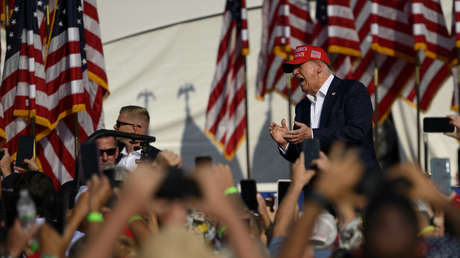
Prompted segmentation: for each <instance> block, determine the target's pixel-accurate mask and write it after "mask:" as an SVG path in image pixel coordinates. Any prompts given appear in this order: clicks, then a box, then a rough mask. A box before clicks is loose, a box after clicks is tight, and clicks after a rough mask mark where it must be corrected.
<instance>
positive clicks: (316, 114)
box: [307, 74, 334, 129]
mask: <svg viewBox="0 0 460 258" xmlns="http://www.w3.org/2000/svg"><path fill="white" fill-rule="evenodd" d="M333 79H334V75H332V74H331V75H329V77H328V78H327V80H326V81H325V82H324V83H323V85H321V88H319V91H318V92H317V93H316V96H313V95H309V94H307V98H308V100H310V103H311V104H310V128H311V129H316V128H319V123H320V118H321V111H322V110H323V103H324V99H325V98H326V95H327V91H328V90H329V86H331V83H332V80H333Z"/></svg>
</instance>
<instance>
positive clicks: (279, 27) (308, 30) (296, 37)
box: [256, 0, 314, 103]
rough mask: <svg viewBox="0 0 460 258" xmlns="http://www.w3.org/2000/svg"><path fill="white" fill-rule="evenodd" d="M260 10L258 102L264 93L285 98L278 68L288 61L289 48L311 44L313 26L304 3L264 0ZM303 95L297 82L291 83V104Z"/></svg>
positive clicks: (284, 87)
mask: <svg viewBox="0 0 460 258" xmlns="http://www.w3.org/2000/svg"><path fill="white" fill-rule="evenodd" d="M262 8H263V9H262V19H263V20H262V27H263V31H262V44H261V50H260V53H259V59H258V66H257V80H256V97H257V98H258V99H263V98H264V96H265V94H268V93H270V92H273V91H277V92H279V93H281V94H283V95H287V93H288V89H287V86H286V78H285V76H284V73H283V70H282V67H281V65H282V63H283V62H284V61H285V60H286V59H287V58H288V55H289V51H290V49H293V48H295V47H296V46H298V45H305V44H311V43H312V38H313V36H312V35H313V27H314V25H313V21H312V19H311V17H310V11H309V3H308V1H307V0H264V2H263V7H262ZM287 14H288V19H286V16H287ZM286 32H288V33H286ZM280 38H281V39H282V38H284V40H283V41H281V40H279V39H280ZM280 45H281V46H280ZM279 49H282V50H284V51H285V52H281V51H279ZM304 96H305V95H304V93H303V92H302V91H301V89H300V88H299V87H298V82H297V81H296V80H295V79H293V80H291V100H292V102H293V103H297V102H299V101H300V100H302V99H303V98H304Z"/></svg>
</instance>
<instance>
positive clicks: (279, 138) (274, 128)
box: [269, 119, 289, 149]
mask: <svg viewBox="0 0 460 258" xmlns="http://www.w3.org/2000/svg"><path fill="white" fill-rule="evenodd" d="M269 130H270V135H271V136H272V138H273V140H274V141H275V142H276V143H278V144H279V145H280V146H281V148H283V149H286V147H287V144H288V142H287V140H286V139H285V137H286V134H287V132H288V131H289V129H288V127H287V126H286V119H283V120H281V126H280V125H278V124H277V123H274V122H272V123H271V124H270V127H269Z"/></svg>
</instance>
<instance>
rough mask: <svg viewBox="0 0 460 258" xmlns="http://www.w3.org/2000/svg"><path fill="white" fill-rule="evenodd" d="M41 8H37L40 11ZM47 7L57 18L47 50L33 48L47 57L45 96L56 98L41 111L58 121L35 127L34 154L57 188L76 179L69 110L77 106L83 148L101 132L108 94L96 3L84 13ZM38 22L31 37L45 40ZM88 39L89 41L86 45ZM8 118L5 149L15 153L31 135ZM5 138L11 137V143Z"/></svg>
mask: <svg viewBox="0 0 460 258" xmlns="http://www.w3.org/2000/svg"><path fill="white" fill-rule="evenodd" d="M17 1H18V2H19V1H20V0H17ZM40 2H41V1H38V2H37V3H38V5H40ZM51 2H52V1H50V7H51V8H52V10H53V12H52V13H54V12H56V14H54V19H53V20H54V24H53V28H54V30H53V31H52V33H53V34H52V36H51V37H50V43H49V45H50V46H49V48H47V47H42V48H41V49H40V48H37V50H36V52H40V53H42V55H45V54H48V55H47V60H46V62H47V63H46V75H45V76H44V77H45V78H46V83H47V85H48V87H49V88H48V89H47V90H48V91H47V92H46V93H54V94H50V95H49V96H48V101H49V103H44V104H42V105H43V106H46V107H48V106H50V105H51V106H54V107H56V108H55V110H56V111H55V112H54V111H53V112H54V113H51V114H58V116H57V117H50V118H51V119H55V120H48V121H55V124H54V125H53V126H52V128H49V127H47V126H41V125H40V124H38V123H37V138H36V140H37V145H36V152H37V158H38V162H39V165H40V166H41V167H42V169H43V171H44V172H45V173H47V174H48V175H49V176H50V177H51V178H52V180H53V181H54V183H55V185H56V186H58V185H59V184H62V183H64V182H66V181H68V180H71V179H72V178H73V177H74V176H75V138H74V136H75V123H74V122H75V121H74V116H69V114H70V113H72V112H76V111H78V110H76V109H74V108H72V105H75V104H77V105H79V108H81V112H79V113H78V123H77V125H78V131H79V137H80V142H81V141H83V140H84V139H86V138H87V137H88V135H89V134H91V133H92V132H94V130H95V129H97V128H101V127H103V117H102V101H103V97H104V95H105V94H106V93H108V87H107V76H106V75H105V71H104V70H105V69H104V60H103V53H102V44H101V40H100V30H99V21H98V17H97V9H96V2H95V1H92V0H84V7H82V6H81V2H80V1H79V0H73V1H67V2H64V1H63V2H60V4H61V5H59V8H54V7H55V6H54V5H53V4H52V3H51ZM41 4H43V3H41ZM64 4H65V6H63V5H64ZM70 8H71V9H72V10H70ZM18 10H19V9H18ZM43 10H44V7H43ZM68 10H70V11H68ZM83 12H84V14H83ZM69 13H72V15H71V14H69ZM36 17H37V18H38V24H40V25H39V26H38V28H39V29H38V30H35V33H36V34H37V35H40V36H41V37H42V38H43V35H44V34H43V31H46V30H43V27H42V26H44V24H45V22H44V18H43V17H45V15H43V14H40V13H38V15H37V16H36ZM87 35H88V36H87ZM45 36H46V35H45ZM86 37H87V38H88V39H85V38H86ZM25 38H26V37H24V38H23V39H25ZM85 42H86V44H85ZM85 45H86V47H85ZM87 60H88V61H87ZM7 63H8V64H10V66H11V67H12V68H11V69H13V70H14V69H15V65H16V66H17V62H15V61H14V59H11V58H8V59H7ZM5 67H7V64H6V65H5ZM5 69H6V68H5ZM16 69H17V68H16ZM88 74H93V75H88ZM4 81H5V80H4ZM3 89H5V88H4V87H3V86H2V91H3ZM50 89H51V91H49V90H50ZM29 93H30V92H29ZM31 95H32V94H31ZM32 96H33V95H32ZM37 99H38V98H37ZM37 103H39V104H40V103H41V102H37ZM69 103H71V105H70V106H69ZM2 105H3V102H2ZM37 105H38V104H37ZM3 106H4V105H3ZM69 107H71V108H70V109H69ZM66 110H67V111H69V110H70V112H66ZM4 114H5V113H4ZM48 114H50V113H48ZM59 114H65V116H59ZM0 116H1V115H0ZM4 117H8V115H6V116H4ZM10 118H12V119H13V120H12V122H10V123H9V127H8V126H7V127H6V130H5V134H6V138H7V139H8V140H9V142H8V145H9V147H11V148H12V149H13V151H14V148H15V146H16V145H17V136H18V135H25V134H27V135H31V130H30V124H29V121H26V120H25V119H23V118H20V117H19V118H18V117H14V116H9V117H8V119H10ZM46 118H49V117H46ZM4 120H5V119H4ZM4 124H5V123H4ZM9 135H14V137H15V138H11V137H10V136H9ZM15 142H16V143H15Z"/></svg>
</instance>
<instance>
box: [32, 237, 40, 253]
mask: <svg viewBox="0 0 460 258" xmlns="http://www.w3.org/2000/svg"><path fill="white" fill-rule="evenodd" d="M39 247H40V244H39V243H38V241H37V240H34V241H33V242H32V244H31V245H30V250H32V252H34V253H35V252H36V251H37V250H38V248H39Z"/></svg>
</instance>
